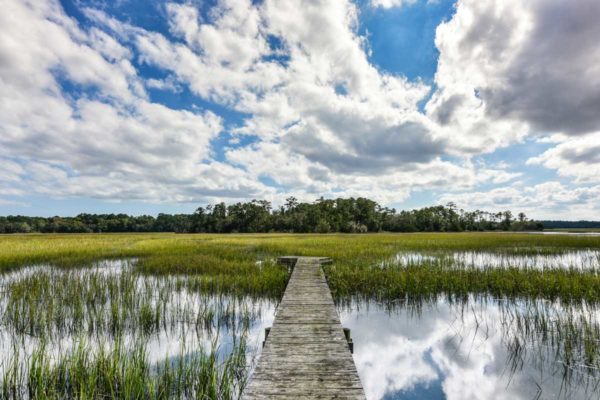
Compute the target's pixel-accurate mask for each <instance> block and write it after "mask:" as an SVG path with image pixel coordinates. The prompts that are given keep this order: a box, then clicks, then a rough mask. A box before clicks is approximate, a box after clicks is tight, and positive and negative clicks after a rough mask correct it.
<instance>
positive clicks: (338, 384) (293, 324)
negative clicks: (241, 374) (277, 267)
mask: <svg viewBox="0 0 600 400" xmlns="http://www.w3.org/2000/svg"><path fill="white" fill-rule="evenodd" d="M279 261H280V262H282V263H284V264H288V265H293V262H294V261H295V265H294V270H293V272H292V275H291V277H290V281H289V282H288V286H287V288H286V291H285V294H284V296H283V299H282V300H281V303H280V304H279V307H278V308H277V314H276V316H275V321H274V322H273V326H272V327H271V330H270V333H269V336H268V337H267V339H266V341H265V347H264V349H263V352H262V354H261V356H260V359H259V362H258V365H257V367H256V369H255V371H254V374H253V375H252V377H251V380H250V384H249V385H248V387H247V388H246V390H245V391H244V395H243V396H242V398H243V399H245V400H254V399H268V398H274V399H281V400H286V399H299V400H303V399H339V400H364V399H365V395H364V391H363V388H362V385H361V382H360V378H359V376H358V373H357V371H356V366H355V365H354V360H353V359H352V355H351V354H350V351H349V349H348V344H347V342H346V338H345V336H344V333H343V330H342V326H341V324H340V319H339V316H338V314H337V312H336V310H335V306H334V303H333V299H332V297H331V292H330V290H329V286H328V285H327V281H326V280H325V275H324V274H323V270H322V269H321V264H323V263H327V262H331V260H330V259H327V258H322V257H291V256H289V257H283V258H280V260H279Z"/></svg>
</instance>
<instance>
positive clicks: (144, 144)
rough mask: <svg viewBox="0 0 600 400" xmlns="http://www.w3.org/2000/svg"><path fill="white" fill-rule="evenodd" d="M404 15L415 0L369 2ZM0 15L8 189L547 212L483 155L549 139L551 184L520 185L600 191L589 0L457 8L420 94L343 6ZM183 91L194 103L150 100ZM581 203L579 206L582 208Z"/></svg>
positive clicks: (599, 103) (469, 2) (225, 4)
mask: <svg viewBox="0 0 600 400" xmlns="http://www.w3.org/2000/svg"><path fill="white" fill-rule="evenodd" d="M403 4H412V6H427V5H426V4H422V5H419V4H416V3H415V4H413V2H398V1H373V2H372V3H371V6H373V7H376V8H379V9H381V10H385V9H386V8H390V7H395V6H401V5H403ZM5 10H6V12H5V13H3V15H1V16H0V37H1V38H2V40H0V60H1V62H0V93H1V94H2V96H1V97H2V101H1V102H0V163H1V165H2V167H3V168H2V172H0V188H1V189H2V192H3V195H4V197H8V196H17V197H19V196H20V197H23V198H27V196H29V195H32V194H43V195H47V196H54V197H78V196H80V197H94V198H101V199H109V200H134V199H135V200H144V201H149V202H206V201H214V200H221V199H224V200H231V199H249V198H255V197H260V198H267V199H270V200H273V201H276V202H277V201H280V200H281V199H282V198H284V197H285V196H287V195H289V194H294V195H296V196H297V197H299V198H301V199H313V198H314V197H315V196H321V195H324V196H368V197H371V198H374V199H377V200H379V201H381V202H383V203H385V204H397V203H399V202H401V201H403V200H405V199H407V198H409V196H410V195H411V193H416V192H421V191H433V192H436V193H442V194H441V195H440V196H439V197H438V198H437V200H438V201H446V200H448V199H453V200H454V201H457V199H459V200H458V201H460V199H464V200H465V201H466V202H467V204H473V205H474V206H475V205H478V204H481V205H498V204H502V202H498V197H499V196H498V193H501V192H503V193H516V194H518V195H514V196H509V198H510V199H511V200H510V201H509V202H507V203H506V206H507V208H508V207H513V206H515V205H517V206H521V205H524V206H527V207H529V205H531V204H536V205H538V206H540V205H541V206H542V207H546V208H547V209H548V210H552V212H561V211H560V207H561V206H566V204H567V203H565V202H562V201H556V200H552V199H550V198H548V197H547V196H546V195H545V194H544V192H543V191H541V190H535V191H533V192H531V191H529V192H523V190H522V188H521V187H520V186H519V185H521V184H522V183H521V179H520V178H522V176H523V174H524V173H523V172H522V171H520V168H525V165H521V166H518V165H512V164H511V162H510V160H505V161H506V162H504V163H492V162H486V161H484V159H485V157H486V155H488V154H492V153H494V152H495V151H497V150H498V149H501V148H503V147H506V146H517V145H519V144H522V143H524V140H525V139H527V138H536V139H537V140H543V138H546V137H552V138H554V143H555V145H554V147H552V148H550V149H548V150H546V151H545V152H543V153H542V154H538V155H534V156H531V157H530V158H529V161H528V162H527V166H537V167H542V168H547V169H550V170H553V171H556V174H557V178H556V179H555V180H553V181H552V182H536V185H537V186H535V185H534V186H530V188H531V187H545V186H540V185H544V184H546V185H552V184H554V181H556V182H558V183H556V184H559V185H561V188H562V189H561V190H564V191H573V190H574V188H576V189H577V190H578V191H579V192H581V193H584V192H585V193H595V192H596V191H598V188H599V186H598V185H599V184H600V182H598V179H597V178H596V177H597V176H598V168H599V167H598V165H600V163H599V161H600V160H599V159H598V157H597V153H598V152H597V151H596V150H598V149H597V148H598V146H597V142H598V126H600V114H599V113H598V112H597V110H599V109H600V70H599V69H598V68H599V67H598V65H600V46H598V45H597V44H596V40H595V38H597V37H598V36H600V29H599V28H598V26H597V24H596V23H595V21H596V20H597V17H598V16H600V6H599V5H598V4H597V2H596V1H593V0H582V1H579V2H577V3H576V4H572V3H567V2H561V1H557V0H556V1H555V0H549V1H548V0H543V1H542V0H534V1H521V0H514V1H511V2H494V1H475V0H459V1H457V3H456V5H455V13H454V14H453V15H452V17H451V18H450V19H449V20H447V21H445V22H443V23H442V24H441V25H439V26H438V27H437V30H436V38H435V45H436V47H437V48H438V51H439V59H438V68H437V72H436V75H435V77H434V82H433V85H427V84H425V83H424V82H423V81H420V80H417V81H410V80H408V79H407V78H406V77H404V76H403V75H402V74H401V73H397V72H393V71H385V70H382V69H380V68H379V67H377V66H376V65H374V64H373V63H372V62H371V61H370V60H371V59H370V49H369V38H368V36H362V35H361V34H360V33H359V32H360V31H361V30H360V29H359V26H360V24H361V9H360V8H359V7H358V6H357V5H356V4H355V3H353V2H351V1H348V0H339V1H314V2H311V3H310V4H306V3H303V2H301V1H299V0H278V1H274V0H265V1H264V2H261V3H259V4H256V3H254V2H251V1H250V0H219V1H217V3H216V5H214V7H212V8H210V9H208V10H204V9H202V10H201V9H200V8H199V7H198V6H197V5H195V4H194V3H174V2H173V3H167V4H166V5H164V7H163V8H162V10H163V13H162V14H161V15H160V17H161V18H163V19H164V22H165V24H166V26H167V27H168V30H166V31H165V30H163V31H159V30H158V29H157V30H153V29H150V28H148V27H145V28H143V27H141V26H136V25H135V24H134V23H133V22H131V21H126V20H123V19H119V18H117V17H116V16H114V15H110V14H109V13H107V12H106V11H104V10H101V9H99V8H94V3H90V4H88V5H86V4H82V5H81V7H80V11H81V13H82V14H83V15H84V17H82V18H80V19H76V18H74V17H71V16H69V15H68V14H67V13H66V12H65V10H64V9H63V8H62V7H61V5H60V3H59V2H58V1H53V0H44V1H35V2H34V1H18V0H9V1H7V2H6V5H5ZM148 70H150V71H153V72H152V74H149V73H148V72H147V71H148ZM184 90H185V91H189V93H190V95H191V96H192V97H193V98H195V99H198V101H197V102H195V103H197V104H190V105H189V106H187V107H184V108H181V107H174V106H173V105H169V104H168V103H165V102H162V101H160V98H159V97H157V96H155V93H156V92H157V91H160V92H163V93H168V94H170V95H171V96H178V95H180V94H181V93H182V91H184ZM222 110H228V111H227V112H222ZM229 113H235V114H236V115H240V116H242V117H240V118H239V119H237V120H231V117H230V115H229ZM224 137H230V138H231V140H230V141H229V145H222V141H223V138H224ZM557 138H558V139H557ZM219 143H221V144H219ZM215 146H217V147H215ZM219 146H220V147H219ZM217 153H220V154H221V155H220V156H219V155H218V154H217ZM559 179H560V181H559ZM489 187H492V189H483V188H489ZM500 197H501V196H500ZM473 198H481V200H478V201H473ZM484 199H485V200H484ZM3 201H9V199H4V200H3ZM10 201H13V200H10ZM546 201H548V202H549V203H544V202H546ZM581 201H582V203H580V204H579V205H580V206H581V207H582V209H581V212H582V213H585V212H588V213H595V212H597V205H596V204H595V203H594V201H593V200H585V201H584V200H581ZM532 210H533V208H532Z"/></svg>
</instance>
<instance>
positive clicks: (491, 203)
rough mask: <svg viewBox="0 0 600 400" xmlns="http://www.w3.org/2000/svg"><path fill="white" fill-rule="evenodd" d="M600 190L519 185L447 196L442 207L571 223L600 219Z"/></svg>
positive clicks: (559, 184) (599, 188) (554, 185)
mask: <svg viewBox="0 0 600 400" xmlns="http://www.w3.org/2000/svg"><path fill="white" fill-rule="evenodd" d="M599 196H600V186H584V187H568V186H566V185H565V184H562V183H560V182H553V181H550V182H544V183H540V184H537V185H532V186H529V185H524V184H522V183H519V182H516V183H515V184H513V185H512V186H503V187H499V188H495V189H492V190H489V191H470V192H465V193H448V194H444V195H442V196H441V197H440V198H439V203H441V204H446V203H447V202H450V201H453V202H455V203H457V204H460V205H461V206H463V207H465V208H466V209H471V210H474V209H482V210H487V211H497V210H506V209H511V210H512V211H513V212H514V213H517V212H525V213H526V214H527V215H528V216H529V217H530V218H534V219H556V218H557V216H558V217H559V218H565V219H570V220H577V219H594V218H600V204H598V201H597V199H598V197H599Z"/></svg>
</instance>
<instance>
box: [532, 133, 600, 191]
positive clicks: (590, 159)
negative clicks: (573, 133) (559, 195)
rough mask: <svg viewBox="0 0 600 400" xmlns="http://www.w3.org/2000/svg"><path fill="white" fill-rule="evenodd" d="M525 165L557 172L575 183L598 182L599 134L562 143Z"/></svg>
mask: <svg viewBox="0 0 600 400" xmlns="http://www.w3.org/2000/svg"><path fill="white" fill-rule="evenodd" d="M527 164H532V165H543V166H545V167H547V168H552V169H555V170H557V171H558V174H559V175H560V176H563V177H567V178H573V179H574V181H575V182H577V183H591V182H595V183H598V182H600V132H596V133H593V134H588V135H585V136H582V137H578V138H564V139H563V142H562V143H560V144H558V145H557V146H555V147H553V148H551V149H549V150H547V151H545V152H544V153H543V154H541V155H539V156H537V157H532V158H530V159H529V160H527Z"/></svg>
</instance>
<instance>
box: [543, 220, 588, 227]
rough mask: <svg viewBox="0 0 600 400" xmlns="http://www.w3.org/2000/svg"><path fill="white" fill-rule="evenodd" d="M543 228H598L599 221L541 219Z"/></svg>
mask: <svg viewBox="0 0 600 400" xmlns="http://www.w3.org/2000/svg"><path fill="white" fill-rule="evenodd" d="M541 222H542V224H543V225H544V228H545V229H598V228H600V221H541Z"/></svg>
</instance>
